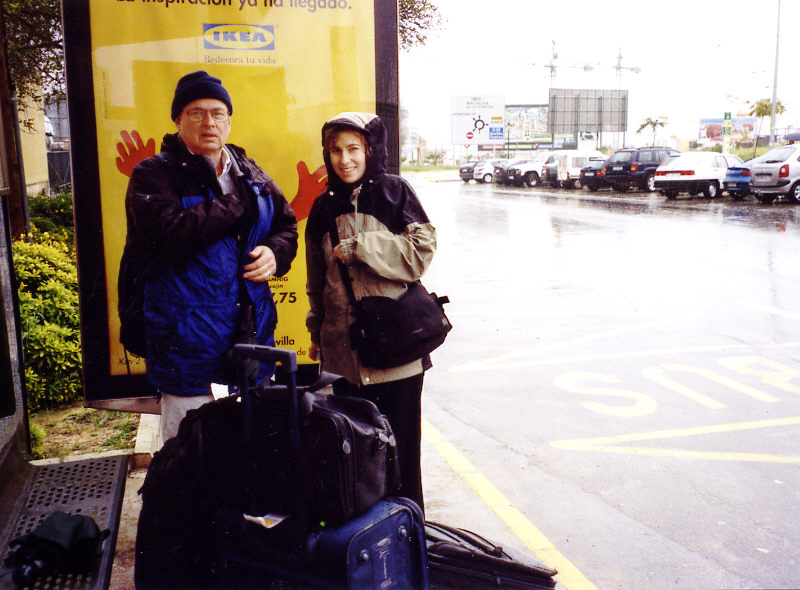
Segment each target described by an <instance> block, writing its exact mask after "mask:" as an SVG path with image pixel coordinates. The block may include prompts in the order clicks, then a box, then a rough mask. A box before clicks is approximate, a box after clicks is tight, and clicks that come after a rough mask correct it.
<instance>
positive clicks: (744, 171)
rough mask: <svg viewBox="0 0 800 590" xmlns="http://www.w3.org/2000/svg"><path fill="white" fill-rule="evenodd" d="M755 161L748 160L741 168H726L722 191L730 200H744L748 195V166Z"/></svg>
mask: <svg viewBox="0 0 800 590" xmlns="http://www.w3.org/2000/svg"><path fill="white" fill-rule="evenodd" d="M754 161H755V160H748V161H747V162H745V163H744V164H742V165H741V166H728V172H727V174H725V180H723V181H722V189H723V190H724V191H726V192H727V193H728V195H729V196H730V197H731V198H732V199H737V200H738V199H744V198H745V197H746V196H747V195H749V194H750V166H751V165H752V164H753V162H754Z"/></svg>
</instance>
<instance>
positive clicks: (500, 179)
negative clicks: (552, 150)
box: [494, 158, 527, 185]
mask: <svg viewBox="0 0 800 590" xmlns="http://www.w3.org/2000/svg"><path fill="white" fill-rule="evenodd" d="M526 160H527V158H515V159H513V160H506V161H505V162H503V163H501V164H498V165H497V166H495V167H494V181H495V182H496V183H497V184H505V185H509V184H511V183H512V181H511V180H509V178H508V171H509V169H510V168H514V167H515V166H517V165H519V164H521V163H522V162H524V161H526Z"/></svg>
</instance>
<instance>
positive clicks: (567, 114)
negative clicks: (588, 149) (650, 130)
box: [547, 88, 628, 137]
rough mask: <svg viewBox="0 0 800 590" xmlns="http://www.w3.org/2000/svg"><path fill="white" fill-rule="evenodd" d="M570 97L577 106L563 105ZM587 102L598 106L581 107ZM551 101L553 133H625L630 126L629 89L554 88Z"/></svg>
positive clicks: (550, 120) (549, 122) (548, 126)
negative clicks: (567, 106)
mask: <svg viewBox="0 0 800 590" xmlns="http://www.w3.org/2000/svg"><path fill="white" fill-rule="evenodd" d="M567 101H574V107H573V108H570V109H567V108H560V107H562V106H564V105H565V104H566V103H567ZM586 104H588V105H589V106H590V107H591V106H593V105H597V108H589V109H587V108H581V107H582V106H583V105H586ZM548 105H549V110H548V116H547V129H548V131H549V132H550V134H551V135H552V136H553V137H555V136H556V135H563V134H569V133H580V132H581V131H593V132H595V133H603V132H606V131H610V132H617V133H619V132H623V133H624V132H626V131H627V130H628V91H627V90H601V89H597V90H588V89H573V88H551V89H550V93H549V99H548ZM581 115H584V116H583V117H582V116H581Z"/></svg>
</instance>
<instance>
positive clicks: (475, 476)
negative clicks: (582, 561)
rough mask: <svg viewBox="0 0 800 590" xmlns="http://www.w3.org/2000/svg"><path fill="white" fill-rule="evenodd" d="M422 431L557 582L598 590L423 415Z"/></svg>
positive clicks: (578, 589) (580, 589) (579, 589)
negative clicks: (555, 573) (550, 569)
mask: <svg viewBox="0 0 800 590" xmlns="http://www.w3.org/2000/svg"><path fill="white" fill-rule="evenodd" d="M422 434H423V436H424V437H425V439H426V440H427V441H428V442H430V443H431V444H432V445H433V447H434V448H435V449H436V450H437V451H438V452H439V454H440V455H441V456H442V457H443V458H444V460H445V461H446V462H447V464H448V465H450V467H451V468H452V469H453V471H455V472H456V473H458V474H459V475H460V476H461V478H462V479H463V480H464V481H466V482H467V483H468V484H469V485H470V486H471V487H472V489H473V490H475V492H476V493H477V494H478V495H479V496H480V497H481V499H482V500H483V501H484V502H485V503H486V504H487V505H488V506H489V508H491V509H492V511H494V513H495V514H497V516H499V517H500V518H501V519H502V521H503V522H504V523H505V524H506V525H507V526H508V527H509V529H511V531H512V532H513V533H514V534H515V535H516V536H517V537H518V538H519V539H520V540H521V541H522V542H523V543H524V544H525V546H526V547H527V548H528V549H530V550H531V551H532V552H533V553H534V554H535V555H536V556H537V557H538V558H539V559H541V560H542V561H543V562H545V563H546V564H547V565H549V566H551V567H554V568H555V569H557V570H558V582H559V584H560V585H563V586H564V587H565V588H566V589H567V590H597V587H596V586H595V585H594V584H592V583H591V582H590V581H589V580H587V579H586V577H585V576H584V575H583V574H582V573H581V572H580V571H579V570H578V568H576V567H575V566H574V565H573V564H572V562H571V561H569V560H568V559H567V558H566V557H564V555H562V554H561V553H560V552H559V551H558V549H556V548H555V547H554V546H553V544H552V543H551V542H550V541H549V540H548V539H547V537H545V536H544V535H543V534H542V532H541V531H540V530H539V529H537V528H536V527H535V526H534V525H533V524H532V523H531V522H530V521H529V520H528V519H527V518H525V516H524V515H523V514H522V513H521V512H520V511H519V510H517V509H516V508H514V506H512V505H511V502H509V501H508V499H507V498H506V497H505V496H504V495H503V494H502V492H501V491H500V490H498V489H497V488H496V487H495V486H494V485H493V484H492V482H490V481H489V480H488V479H487V478H486V476H484V475H483V474H481V473H480V472H479V471H478V470H477V469H475V467H474V466H473V465H472V463H470V462H469V460H468V459H467V458H466V457H465V456H464V455H463V454H462V453H461V452H460V451H459V450H458V449H457V448H456V447H455V446H453V444H452V443H450V442H449V441H448V440H447V439H445V438H444V436H442V434H441V433H440V432H439V431H438V430H437V429H436V428H435V427H434V426H433V425H432V424H431V423H430V422H428V421H427V420H425V419H424V418H423V419H422Z"/></svg>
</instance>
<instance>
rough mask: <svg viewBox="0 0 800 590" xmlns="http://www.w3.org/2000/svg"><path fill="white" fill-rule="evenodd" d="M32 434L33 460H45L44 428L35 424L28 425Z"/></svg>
mask: <svg viewBox="0 0 800 590" xmlns="http://www.w3.org/2000/svg"><path fill="white" fill-rule="evenodd" d="M28 427H29V429H30V433H31V458H32V459H44V454H45V449H44V428H42V427H41V426H39V425H38V424H34V423H33V422H29V423H28Z"/></svg>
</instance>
